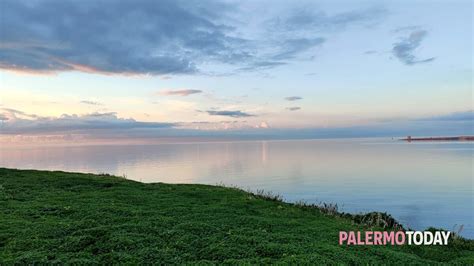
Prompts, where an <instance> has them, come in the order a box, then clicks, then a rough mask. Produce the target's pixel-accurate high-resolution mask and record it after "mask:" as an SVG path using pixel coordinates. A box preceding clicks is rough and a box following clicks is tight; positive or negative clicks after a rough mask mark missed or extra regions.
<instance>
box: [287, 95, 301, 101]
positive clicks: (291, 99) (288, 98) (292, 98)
mask: <svg viewBox="0 0 474 266" xmlns="http://www.w3.org/2000/svg"><path fill="white" fill-rule="evenodd" d="M302 99H303V98H302V97H300V96H289V97H285V100H287V101H290V102H292V101H298V100H302Z"/></svg>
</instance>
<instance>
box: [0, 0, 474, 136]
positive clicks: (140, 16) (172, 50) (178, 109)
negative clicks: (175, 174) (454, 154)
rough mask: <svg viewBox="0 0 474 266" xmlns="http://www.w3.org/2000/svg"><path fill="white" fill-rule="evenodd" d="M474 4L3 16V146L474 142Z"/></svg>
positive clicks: (92, 9) (92, 7)
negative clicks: (426, 138)
mask: <svg viewBox="0 0 474 266" xmlns="http://www.w3.org/2000/svg"><path fill="white" fill-rule="evenodd" d="M472 14H473V8H472V2H471V1H461V0H455V1H403V0H402V1H263V0H257V1H192V0H191V1H167V0H160V1H144V0H139V1H131V0H123V1H109V0H103V1H92V0H84V1H72V0H66V1H60V0H32V1H23V0H3V1H1V2H0V16H1V17H0V123H1V125H0V141H2V142H3V143H7V142H8V143H12V142H15V143H33V142H45V141H50V142H51V141H53V142H54V141H59V142H60V141H71V140H83V141H92V140H96V139H97V140H111V139H118V140H122V139H131V140H133V139H135V140H137V139H150V138H151V139H154V138H161V139H167V138H168V139H171V138H184V137H187V138H208V139H213V138H220V137H232V138H312V137H371V136H404V135H467V134H473V131H474V130H473V118H474V114H473V109H474V108H473V90H472V83H473V75H472V74H473V73H472V68H473V51H472V44H473V28H472V26H473V17H472Z"/></svg>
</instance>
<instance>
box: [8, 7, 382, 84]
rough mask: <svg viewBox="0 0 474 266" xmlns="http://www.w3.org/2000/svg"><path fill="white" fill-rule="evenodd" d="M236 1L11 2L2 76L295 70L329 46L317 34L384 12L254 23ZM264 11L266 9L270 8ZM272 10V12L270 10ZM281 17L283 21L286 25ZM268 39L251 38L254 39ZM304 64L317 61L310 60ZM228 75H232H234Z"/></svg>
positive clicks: (304, 14) (288, 16) (299, 14)
mask: <svg viewBox="0 0 474 266" xmlns="http://www.w3.org/2000/svg"><path fill="white" fill-rule="evenodd" d="M241 4H242V3H239V2H231V1H225V2H224V1H174V0H162V1H152V0H137V1H131V0H124V1H105V2H102V1H74V0H64V1H56V0H43V1H27V0H4V1H2V10H5V12H3V13H2V34H0V69H5V70H12V71H20V72H26V73H39V74H47V73H56V72H64V71H80V72H85V73H95V74H103V75H115V74H119V75H160V76H163V77H169V76H170V75H176V74H206V75H222V73H206V72H203V70H202V66H208V65H209V64H218V65H221V64H224V65H226V66H228V67H230V70H229V71H227V72H229V73H230V74H234V73H236V72H240V71H259V70H264V69H269V68H275V67H279V66H283V65H286V64H289V63H290V62H291V61H293V60H298V57H300V56H302V55H304V53H306V52H310V51H311V49H312V48H315V47H319V46H321V45H322V44H323V43H325V42H326V38H323V37H320V36H318V32H317V31H321V30H327V29H329V30H331V29H342V28H345V27H349V26H351V25H368V24H370V23H374V21H377V19H379V18H380V17H381V16H383V14H384V13H385V12H384V11H383V10H381V9H378V8H375V9H374V8H370V9H367V10H357V11H349V12H343V13H339V14H334V15H327V14H326V13H324V12H317V11H313V10H316V7H314V6H312V7H311V8H307V7H306V8H304V9H302V10H293V11H294V12H291V11H290V12H287V10H288V9H290V7H291V6H292V5H291V4H289V3H287V4H285V3H283V5H288V8H284V9H283V10H284V11H282V13H281V14H275V16H273V17H271V18H268V19H263V20H265V21H271V23H256V24H252V25H251V27H252V28H247V26H246V22H247V16H248V15H247V14H246V13H245V12H243V11H244V10H245V9H243V8H241V7H240V6H239V5H241ZM262 5H264V4H262ZM265 8H267V7H265ZM280 18H281V19H280ZM254 31H256V32H262V34H258V35H256V34H248V33H249V32H250V33H251V32H254ZM304 58H306V59H307V58H310V56H306V57H304ZM226 69H227V68H226Z"/></svg>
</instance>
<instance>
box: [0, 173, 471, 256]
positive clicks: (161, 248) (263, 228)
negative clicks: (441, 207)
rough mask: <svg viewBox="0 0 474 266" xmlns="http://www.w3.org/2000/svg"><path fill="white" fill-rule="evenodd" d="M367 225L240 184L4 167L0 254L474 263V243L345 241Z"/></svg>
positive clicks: (0, 192)
mask: <svg viewBox="0 0 474 266" xmlns="http://www.w3.org/2000/svg"><path fill="white" fill-rule="evenodd" d="M360 229H363V228H362V227H360V226H357V225H353V224H352V222H350V221H349V220H347V219H344V218H338V217H333V216H327V215H325V214H322V213H320V212H319V211H318V210H312V209H304V208H301V207H297V206H294V205H291V204H287V203H281V202H275V201H269V200H264V199H260V198H258V197H255V196H252V195H251V194H248V193H246V192H243V191H240V190H237V189H231V188H223V187H215V186H206V185H170V184H161V183H158V184H142V183H138V182H133V181H128V180H124V179H120V178H117V177H109V176H96V175H90V174H76V173H64V172H46V171H20V170H10V169H1V168H0V262H1V261H3V262H38V261H50V262H51V261H53V262H72V261H74V262H100V263H107V262H131V263H136V262H144V261H154V262H164V263H179V262H230V263H235V262H250V263H252V262H253V263H255V262H284V263H286V262H319V263H331V262H332V263H333V262H342V263H365V264H366V263H385V264H386V263H403V262H405V263H407V262H411V263H413V262H418V263H420V264H426V263H427V262H436V261H440V262H458V263H462V264H473V263H474V244H473V242H474V241H464V240H459V241H457V242H456V243H455V244H452V245H451V246H449V247H433V246H430V247H415V246H403V247H394V246H370V247H368V246H350V247H347V246H339V245H338V232H339V230H360Z"/></svg>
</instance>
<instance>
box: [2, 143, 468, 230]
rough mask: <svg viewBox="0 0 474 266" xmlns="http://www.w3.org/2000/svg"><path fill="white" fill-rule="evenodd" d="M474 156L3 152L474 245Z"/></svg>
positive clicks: (330, 147) (334, 151)
mask: <svg viewBox="0 0 474 266" xmlns="http://www.w3.org/2000/svg"><path fill="white" fill-rule="evenodd" d="M473 150H474V144H473V143H463V142H451V143H404V142H398V141H393V140H385V139H363V140H360V139H359V140H299V141H293V140H292V141H255V142H229V143H198V144H161V145H134V146H85V147H47V148H46V147H42V148H15V149H13V148H1V149H0V166H3V167H12V168H22V169H25V168H34V169H55V170H65V171H79V172H93V173H101V172H106V173H111V174H116V175H123V174H125V175H126V176H127V178H129V179H134V180H138V181H142V182H169V183H204V184H218V183H223V184H227V185H237V186H239V187H242V188H246V189H247V188H250V189H252V190H256V189H265V190H271V191H273V192H277V193H280V194H282V195H283V196H284V197H285V200H287V201H297V200H305V201H307V202H320V201H323V202H331V203H337V204H338V205H339V206H340V207H342V210H343V211H348V212H368V211H374V210H376V211H387V212H389V213H391V214H392V215H394V216H395V218H397V219H398V220H399V221H401V222H402V223H403V224H404V225H408V226H409V227H411V228H414V229H425V228H426V227H428V226H435V227H442V228H446V229H452V228H453V226H455V225H460V224H463V225H464V230H463V232H462V235H464V236H467V237H469V238H474V225H473V224H474V223H473V213H474V209H473Z"/></svg>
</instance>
